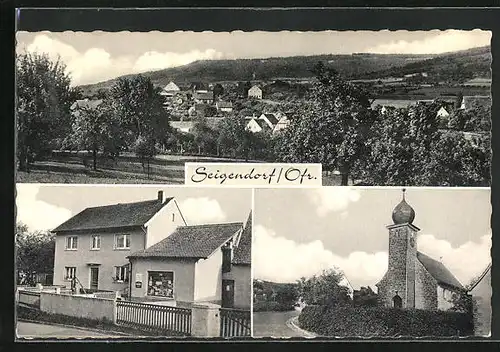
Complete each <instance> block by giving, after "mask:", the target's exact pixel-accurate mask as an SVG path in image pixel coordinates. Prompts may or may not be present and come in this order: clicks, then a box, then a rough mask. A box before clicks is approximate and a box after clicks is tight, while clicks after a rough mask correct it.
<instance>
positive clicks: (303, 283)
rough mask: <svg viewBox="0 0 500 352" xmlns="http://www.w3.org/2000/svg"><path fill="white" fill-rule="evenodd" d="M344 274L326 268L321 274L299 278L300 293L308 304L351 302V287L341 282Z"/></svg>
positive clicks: (343, 303) (330, 304)
mask: <svg viewBox="0 0 500 352" xmlns="http://www.w3.org/2000/svg"><path fill="white" fill-rule="evenodd" d="M342 278H343V274H342V273H340V272H337V271H336V270H333V269H331V270H324V271H323V272H322V273H321V274H320V275H315V276H313V277H311V278H309V279H305V278H303V279H301V280H299V283H298V284H299V293H300V296H301V297H302V300H303V301H304V302H305V303H306V304H318V305H323V306H334V305H346V304H350V303H351V297H350V296H349V289H348V288H347V287H345V286H343V285H340V282H341V280H342Z"/></svg>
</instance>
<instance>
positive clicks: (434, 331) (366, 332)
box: [299, 306, 474, 337]
mask: <svg viewBox="0 0 500 352" xmlns="http://www.w3.org/2000/svg"><path fill="white" fill-rule="evenodd" d="M299 325H300V327H301V328H302V329H305V330H308V331H311V332H314V333H317V334H319V335H322V336H335V337H373V336H375V337H377V336H378V337H397V336H408V337H426V336H429V337H431V336H432V337H452V336H457V335H459V336H471V335H473V334H474V329H473V322H472V317H471V316H470V315H468V314H466V313H459V312H450V311H427V310H420V309H408V310H406V309H396V308H384V307H351V306H346V307H339V306H337V307H326V306H306V307H305V308H304V309H303V310H302V312H301V314H300V315H299Z"/></svg>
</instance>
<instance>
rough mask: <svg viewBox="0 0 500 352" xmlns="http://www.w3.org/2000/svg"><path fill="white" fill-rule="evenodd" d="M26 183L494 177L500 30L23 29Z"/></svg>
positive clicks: (20, 126) (20, 134)
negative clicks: (271, 169)
mask: <svg viewBox="0 0 500 352" xmlns="http://www.w3.org/2000/svg"><path fill="white" fill-rule="evenodd" d="M16 40H17V47H16V55H17V57H16V81H17V86H16V92H17V104H16V116H17V165H16V168H17V176H16V178H17V182H20V183H36V182H39V183H78V184H83V183H100V184H102V183H115V184H123V183H140V184H143V183H162V184H176V183H177V184H180V183H183V181H184V164H185V163H186V162H192V161H197V162H211V161H212V162H215V161H216V162H287V163H288V162H291V163H321V164H322V168H323V173H324V174H323V185H327V186H337V185H343V186H346V185H362V186H363V185H365V186H391V185H395V186H400V185H405V186H481V187H488V186H489V185H490V156H491V151H490V140H491V137H490V128H491V111H490V110H491V96H490V86H491V68H490V66H491V50H490V41H491V32H490V31H485V30H480V29H474V30H458V29H457V30H454V29H449V30H428V31H406V30H397V31H389V30H383V31H317V32H312V31H310V32H308V31H306V32H298V31H281V32H265V31H252V32H244V31H239V30H236V31H232V32H211V31H203V32H192V31H176V32H158V31H153V32H126V31H122V32H104V31H94V32H71V31H64V32H48V31H43V32H23V31H19V32H17V33H16Z"/></svg>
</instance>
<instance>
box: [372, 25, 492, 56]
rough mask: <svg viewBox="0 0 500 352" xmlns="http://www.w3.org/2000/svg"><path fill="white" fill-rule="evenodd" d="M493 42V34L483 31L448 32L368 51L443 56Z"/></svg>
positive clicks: (391, 43) (384, 45) (394, 42)
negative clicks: (443, 54)
mask: <svg viewBox="0 0 500 352" xmlns="http://www.w3.org/2000/svg"><path fill="white" fill-rule="evenodd" d="M490 42H491V32H489V31H482V30H473V31H460V30H447V31H443V32H440V33H439V34H437V35H434V36H432V37H426V38H425V39H421V40H413V41H406V40H399V41H391V42H389V43H385V44H380V45H377V46H374V47H370V48H368V49H366V50H365V51H366V52H370V53H378V54H441V53H445V52H450V51H457V50H465V49H469V48H474V47H480V46H487V45H490Z"/></svg>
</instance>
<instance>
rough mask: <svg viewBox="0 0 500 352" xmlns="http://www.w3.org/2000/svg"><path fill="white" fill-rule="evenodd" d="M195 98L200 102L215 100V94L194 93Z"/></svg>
mask: <svg viewBox="0 0 500 352" xmlns="http://www.w3.org/2000/svg"><path fill="white" fill-rule="evenodd" d="M193 97H194V98H195V99H198V100H213V99H214V92H194V94H193Z"/></svg>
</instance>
